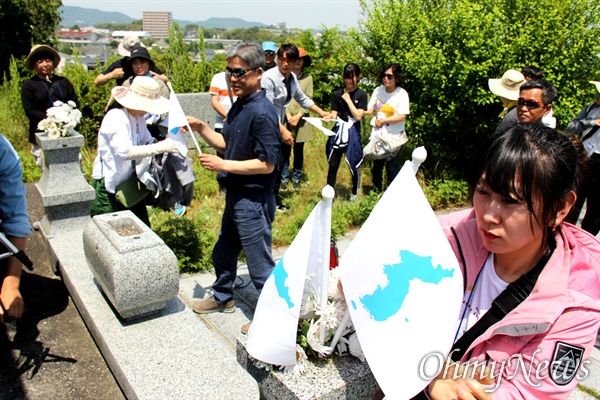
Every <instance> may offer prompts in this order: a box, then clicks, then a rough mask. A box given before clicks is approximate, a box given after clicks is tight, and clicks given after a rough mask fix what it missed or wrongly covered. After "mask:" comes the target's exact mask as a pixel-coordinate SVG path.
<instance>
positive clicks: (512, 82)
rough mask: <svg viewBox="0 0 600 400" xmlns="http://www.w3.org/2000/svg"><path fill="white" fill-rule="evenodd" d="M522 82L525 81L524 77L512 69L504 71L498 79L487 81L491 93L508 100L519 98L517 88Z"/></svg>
mask: <svg viewBox="0 0 600 400" xmlns="http://www.w3.org/2000/svg"><path fill="white" fill-rule="evenodd" d="M523 83H525V77H524V76H523V74H522V73H520V72H519V71H517V70H514V69H509V70H508V71H506V72H505V73H504V74H503V75H502V78H500V79H490V80H489V81H488V85H489V86H490V90H491V91H492V93H494V94H495V95H497V96H500V97H504V98H505V99H508V100H517V99H518V98H519V88H520V87H521V85H522V84H523Z"/></svg>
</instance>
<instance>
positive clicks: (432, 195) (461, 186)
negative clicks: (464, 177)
mask: <svg viewBox="0 0 600 400" xmlns="http://www.w3.org/2000/svg"><path fill="white" fill-rule="evenodd" d="M423 192H424V193H425V197H427V201H428V202H429V204H430V205H431V207H432V208H433V209H434V210H439V209H443V208H448V207H460V206H465V205H467V197H468V194H469V186H468V185H467V183H466V182H465V181H458V180H454V179H445V180H441V179H434V180H430V181H427V185H426V186H425V187H424V188H423Z"/></svg>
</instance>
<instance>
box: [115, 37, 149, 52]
mask: <svg viewBox="0 0 600 400" xmlns="http://www.w3.org/2000/svg"><path fill="white" fill-rule="evenodd" d="M136 45H138V46H142V47H146V46H144V43H142V42H140V38H139V37H137V36H136V35H127V36H124V37H123V40H122V41H121V43H119V46H118V47H117V53H119V55H122V56H123V57H129V56H131V50H132V49H133V47H134V46H136Z"/></svg>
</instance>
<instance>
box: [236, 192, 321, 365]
mask: <svg viewBox="0 0 600 400" xmlns="http://www.w3.org/2000/svg"><path fill="white" fill-rule="evenodd" d="M324 211H325V203H324V202H323V201H321V202H319V204H317V205H316V206H315V208H314V209H313V210H312V212H311V213H310V215H309V216H308V218H307V219H306V221H305V222H304V225H303V226H302V228H301V229H300V232H298V234H297V235H296V237H295V238H294V240H293V242H292V244H290V247H289V248H288V249H287V250H286V252H285V253H284V255H283V257H282V258H281V259H280V260H279V262H278V263H277V265H276V266H275V268H274V269H273V272H272V273H271V275H270V276H269V278H268V279H267V281H266V282H265V286H264V287H263V289H262V292H261V295H260V297H259V299H258V304H257V305H256V311H255V312H254V318H253V320H252V325H251V326H250V330H249V332H248V340H247V344H246V349H247V351H248V354H250V355H251V356H252V357H254V358H256V359H257V360H260V361H262V362H265V363H269V364H273V365H295V364H296V332H297V330H298V318H299V316H300V306H301V303H302V293H303V290H304V284H305V282H306V276H307V274H309V273H311V274H312V273H315V275H314V277H313V278H312V279H311V282H312V283H313V285H315V289H317V290H316V292H317V293H320V289H319V285H322V284H323V282H320V281H321V279H320V276H321V275H325V274H320V273H317V272H316V271H318V270H320V267H321V266H322V265H323V262H322V260H323V255H322V252H323V251H322V248H323V246H322V245H321V243H323V240H324V238H325V237H327V240H329V237H330V235H331V232H325V228H324V226H325V224H324V223H323V222H324V221H323V219H324V215H325V212H324ZM327 276H328V274H327ZM324 284H325V285H327V284H328V282H324Z"/></svg>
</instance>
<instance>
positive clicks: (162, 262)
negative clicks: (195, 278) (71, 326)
mask: <svg viewBox="0 0 600 400" xmlns="http://www.w3.org/2000/svg"><path fill="white" fill-rule="evenodd" d="M83 247H84V251H85V256H86V258H87V261H88V265H89V266H90V269H91V270H92V273H93V275H94V277H95V278H96V280H97V281H98V283H99V285H100V287H101V288H102V291H103V292H104V294H105V295H106V297H107V298H108V299H109V300H110V302H111V304H112V305H113V307H114V308H115V310H116V311H117V312H118V313H119V315H120V316H121V317H122V318H123V319H126V320H127V319H131V318H138V317H142V316H146V315H149V314H153V313H157V312H158V311H160V310H161V309H162V308H163V307H164V306H165V304H166V303H167V302H168V301H169V300H171V299H173V298H174V297H176V296H177V292H178V291H179V269H178V266H177V258H176V256H175V254H174V253H173V251H171V249H170V248H169V247H168V246H167V245H166V244H165V243H164V242H163V241H162V239H161V238H159V237H158V235H156V233H154V232H153V231H152V230H151V229H150V228H148V227H147V226H146V225H145V224H144V223H143V222H142V221H141V220H140V219H138V218H137V217H136V216H135V215H134V214H133V213H132V212H131V211H119V212H115V213H111V214H103V215H97V216H95V217H94V218H93V219H92V220H91V221H90V223H89V224H88V225H87V227H86V228H85V230H84V231H83Z"/></svg>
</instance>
